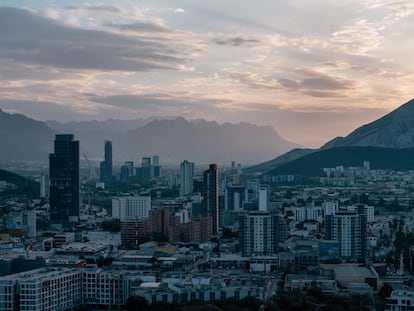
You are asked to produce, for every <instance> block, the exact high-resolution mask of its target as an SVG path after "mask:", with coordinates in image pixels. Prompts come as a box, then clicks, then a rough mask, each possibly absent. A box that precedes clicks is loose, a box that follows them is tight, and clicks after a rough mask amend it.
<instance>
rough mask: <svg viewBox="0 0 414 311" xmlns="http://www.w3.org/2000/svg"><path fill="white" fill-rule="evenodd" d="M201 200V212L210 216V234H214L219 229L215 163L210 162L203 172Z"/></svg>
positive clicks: (205, 215)
mask: <svg viewBox="0 0 414 311" xmlns="http://www.w3.org/2000/svg"><path fill="white" fill-rule="evenodd" d="M202 195H203V201H202V203H201V214H202V216H204V217H211V218H212V225H213V228H212V234H213V235H216V234H217V232H218V229H219V197H218V171H217V164H210V166H209V169H208V170H206V171H205V172H204V174H203V191H202Z"/></svg>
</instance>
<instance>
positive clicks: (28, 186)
mask: <svg viewBox="0 0 414 311" xmlns="http://www.w3.org/2000/svg"><path fill="white" fill-rule="evenodd" d="M0 181H6V182H7V183H8V184H13V185H15V186H16V187H17V189H12V190H7V191H5V193H7V195H25V196H27V197H29V198H37V197H39V183H38V182H35V181H33V180H31V179H29V178H26V177H23V176H20V175H17V174H14V173H11V172H9V171H6V170H3V169H0ZM0 194H2V192H1V191H0Z"/></svg>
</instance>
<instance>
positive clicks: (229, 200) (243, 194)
mask: <svg viewBox="0 0 414 311" xmlns="http://www.w3.org/2000/svg"><path fill="white" fill-rule="evenodd" d="M246 201H247V188H246V187H245V186H233V185H228V186H226V190H225V192H224V209H225V210H230V211H234V210H241V209H243V203H244V202H246Z"/></svg>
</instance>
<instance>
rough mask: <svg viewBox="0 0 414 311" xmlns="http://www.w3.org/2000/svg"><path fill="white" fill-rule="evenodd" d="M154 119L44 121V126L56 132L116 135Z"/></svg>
mask: <svg viewBox="0 0 414 311" xmlns="http://www.w3.org/2000/svg"><path fill="white" fill-rule="evenodd" d="M154 119H155V118H146V119H136V120H117V119H108V120H105V121H96V120H92V121H79V122H77V121H72V122H67V123H61V122H57V121H54V120H48V121H46V125H47V126H48V127H50V128H51V129H53V130H55V131H57V132H71V133H72V132H79V133H81V132H101V133H117V132H125V131H129V130H134V129H137V128H139V127H142V126H144V125H146V124H148V123H149V122H151V121H152V120H154Z"/></svg>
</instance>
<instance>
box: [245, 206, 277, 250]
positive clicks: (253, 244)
mask: <svg viewBox="0 0 414 311" xmlns="http://www.w3.org/2000/svg"><path fill="white" fill-rule="evenodd" d="M278 223H279V216H278V215H276V214H270V213H268V212H260V211H259V212H250V213H248V214H244V215H242V216H241V217H240V220H239V238H240V249H241V253H242V256H244V257H246V256H252V255H270V254H274V253H277V252H278V239H277V235H278Z"/></svg>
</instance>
